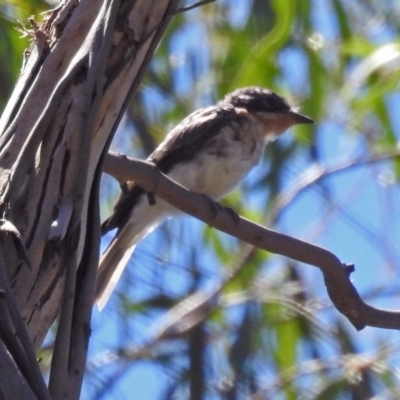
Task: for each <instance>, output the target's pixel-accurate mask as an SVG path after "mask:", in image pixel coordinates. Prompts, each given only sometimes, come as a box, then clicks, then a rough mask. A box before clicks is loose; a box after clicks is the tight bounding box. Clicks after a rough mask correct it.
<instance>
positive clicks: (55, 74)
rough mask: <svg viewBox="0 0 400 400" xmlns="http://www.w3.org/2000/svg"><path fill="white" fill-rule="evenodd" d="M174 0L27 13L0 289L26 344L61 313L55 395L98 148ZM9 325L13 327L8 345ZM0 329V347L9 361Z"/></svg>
mask: <svg viewBox="0 0 400 400" xmlns="http://www.w3.org/2000/svg"><path fill="white" fill-rule="evenodd" d="M178 5H179V0H125V1H124V0H104V1H97V0H82V1H80V2H78V1H76V0H65V1H63V2H61V4H60V5H59V6H58V7H57V8H56V9H55V10H52V11H50V12H48V13H47V14H46V15H45V19H44V21H43V22H42V23H40V24H39V23H36V22H34V21H31V22H32V29H31V30H30V31H29V35H30V36H31V37H32V46H31V48H30V49H29V51H27V53H26V60H25V63H24V66H23V69H22V72H21V75H20V77H19V80H18V82H17V85H16V87H15V90H14V92H13V95H12V97H11V98H10V101H9V103H8V105H7V107H6V109H5V111H4V113H3V115H2V118H1V120H0V170H1V172H0V209H1V215H2V218H3V219H4V220H5V221H4V222H5V223H6V222H7V223H11V224H12V225H10V226H13V229H15V237H18V238H19V239H18V240H7V245H6V247H4V246H5V244H4V243H5V242H4V241H1V243H0V246H1V250H2V254H4V268H5V270H6V272H5V274H4V276H6V275H7V276H8V282H5V281H4V279H5V278H4V279H3V280H2V281H1V282H0V284H1V286H0V291H1V290H4V289H3V288H4V287H5V286H7V285H8V284H9V286H10V287H11V289H12V293H13V298H12V301H13V302H14V303H15V305H16V306H17V307H18V308H19V310H20V315H21V316H22V320H23V321H24V323H25V326H26V329H27V335H28V337H29V339H30V341H31V343H32V344H33V348H34V349H35V350H37V349H39V348H40V346H41V344H42V342H43V339H44V337H45V335H46V333H47V331H48V329H49V327H50V326H51V324H52V323H53V321H54V320H55V318H56V316H57V315H59V327H60V328H59V330H58V333H57V339H56V346H55V353H54V357H53V365H52V375H51V378H50V391H51V392H52V395H53V397H57V398H59V397H60V398H61V397H62V398H78V397H79V388H80V380H81V378H82V375H83V369H84V361H85V355H86V346H87V343H88V338H89V335H90V325H89V321H90V312H91V311H90V310H91V306H92V298H93V291H94V284H95V282H94V280H95V273H96V268H97V263H98V252H99V213H98V182H99V176H100V173H101V172H100V171H101V162H102V155H103V154H104V153H105V152H106V151H107V150H108V144H109V142H110V140H111V138H112V136H113V133H114V131H115V129H116V126H117V124H118V122H119V120H120V118H121V115H122V113H123V112H124V110H125V108H126V105H127V104H128V102H129V101H130V99H131V97H132V96H133V93H134V92H135V90H136V89H137V87H138V85H139V83H140V80H141V78H142V76H143V73H144V71H145V69H146V67H147V65H148V64H149V61H150V60H151V57H152V55H153V52H154V50H155V48H156V46H157V44H158V43H159V41H160V39H161V37H162V34H163V32H164V31H165V28H166V26H167V25H168V23H169V21H170V19H171V18H172V16H173V15H174V13H175V11H176V9H177V7H178ZM8 236H9V235H8ZM8 236H7V237H8ZM8 239H9V237H8ZM1 279H2V278H1V276H0V280H1ZM5 280H7V279H5ZM2 293H3V292H2ZM0 294H1V293H0ZM0 297H1V296H0ZM9 301H11V300H9ZM60 309H61V310H62V311H61V312H60ZM18 329H19V328H16V327H13V328H12V329H11V331H13V332H14V337H15V343H14V344H15V345H16V348H17V349H18V348H19V347H21V346H20V340H19V335H18V334H16V333H15V332H17V333H18ZM3 331H4V330H1V329H0V334H1V335H0V344H1V346H0V351H1V352H2V353H3V354H8V358H9V360H8V361H7V362H9V363H10V365H11V364H15V365H17V366H18V367H19V366H20V365H19V364H18V361H17V360H16V359H15V357H17V355H16V354H17V353H18V352H17V353H15V352H13V351H10V348H9V343H8V342H7V341H6V340H5V338H4V335H3V333H4V332H3ZM3 350H4V352H3ZM20 350H21V349H20ZM21 351H22V353H23V354H24V351H25V350H21ZM0 358H1V357H0ZM17 370H18V368H17ZM11 374H12V373H11ZM14 377H15V376H14ZM28 380H29V379H28ZM33 380H34V378H33ZM10 382H11V380H10ZM28 386H32V385H31V383H29V381H28ZM3 389H4V388H3V386H2V385H1V384H0V390H2V391H3V392H4V390H5V389H4V390H3ZM30 390H31V391H32V389H30ZM7 393H8V392H7ZM34 393H35V391H34ZM36 393H37V392H36ZM1 394H2V392H0V397H1ZM30 394H31V393H30ZM36 395H37V394H36ZM27 396H28V394H27ZM6 398H8V397H7V396H6ZM20 398H22V397H20ZM23 398H30V397H23Z"/></svg>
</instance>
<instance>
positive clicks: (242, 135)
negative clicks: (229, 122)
mask: <svg viewBox="0 0 400 400" xmlns="http://www.w3.org/2000/svg"><path fill="white" fill-rule="evenodd" d="M239 128H240V126H239V125H237V126H231V127H226V128H223V129H222V130H221V131H220V132H219V133H218V135H216V136H215V137H214V138H213V139H211V140H210V141H209V142H208V143H207V144H206V145H205V146H204V147H203V148H201V149H199V151H198V153H197V154H196V156H195V157H194V158H193V159H192V160H190V161H186V162H184V163H181V164H178V165H177V166H175V167H174V168H173V169H172V170H171V171H170V173H169V174H168V175H169V176H170V177H171V178H172V179H174V180H176V181H177V182H179V183H181V184H182V185H183V186H185V187H187V188H188V189H190V190H193V191H195V192H199V193H203V194H206V195H207V196H210V197H212V198H214V199H218V198H220V197H222V196H223V195H225V194H227V193H228V192H229V191H231V190H232V189H233V188H234V187H235V186H236V185H237V184H238V183H239V182H240V181H241V180H242V179H243V178H244V177H245V176H246V175H247V173H248V172H249V171H250V170H251V168H252V167H253V166H254V165H255V164H257V163H258V162H259V160H260V159H261V157H262V154H263V151H264V147H265V139H264V138H262V137H261V136H260V135H257V134H256V132H252V131H251V129H239ZM242 128H243V127H242Z"/></svg>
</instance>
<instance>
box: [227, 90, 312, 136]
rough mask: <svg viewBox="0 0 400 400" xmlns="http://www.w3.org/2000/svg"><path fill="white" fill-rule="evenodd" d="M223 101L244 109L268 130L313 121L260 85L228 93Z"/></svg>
mask: <svg viewBox="0 0 400 400" xmlns="http://www.w3.org/2000/svg"><path fill="white" fill-rule="evenodd" d="M223 103H225V104H230V105H232V106H233V107H235V108H238V109H244V110H245V111H247V112H248V113H249V114H251V115H253V116H255V117H256V118H259V119H261V120H262V121H263V123H265V124H266V126H268V131H269V132H271V133H272V132H273V133H275V134H280V133H282V132H283V131H285V130H286V129H288V128H290V127H291V126H293V125H298V124H313V123H314V121H313V120H312V119H311V118H309V117H307V116H305V115H303V114H301V113H299V111H298V109H296V108H294V107H291V106H290V105H289V103H288V102H287V101H286V100H285V99H284V98H283V97H281V96H279V95H277V94H276V93H274V92H273V91H271V90H268V89H264V88H260V87H247V88H242V89H237V90H235V91H234V92H231V93H229V94H228V95H226V96H225V98H224V99H223Z"/></svg>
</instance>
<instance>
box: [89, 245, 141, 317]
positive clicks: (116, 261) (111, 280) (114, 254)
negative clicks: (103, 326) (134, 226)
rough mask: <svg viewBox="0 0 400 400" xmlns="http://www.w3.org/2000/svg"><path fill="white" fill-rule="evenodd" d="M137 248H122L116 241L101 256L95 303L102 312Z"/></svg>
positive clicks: (132, 246) (134, 246)
mask: <svg viewBox="0 0 400 400" xmlns="http://www.w3.org/2000/svg"><path fill="white" fill-rule="evenodd" d="M135 248H136V244H133V245H131V246H128V247H125V248H121V246H119V243H118V240H115V239H114V240H113V241H112V242H111V244H110V245H109V247H108V248H107V250H106V251H105V252H104V254H103V255H102V256H101V258H100V263H99V270H98V272H97V285H96V297H95V303H96V304H97V307H98V308H99V310H100V311H101V310H102V309H103V308H104V307H105V305H106V304H107V302H108V299H109V298H110V296H111V293H112V292H113V290H114V289H115V286H116V285H117V283H118V281H119V278H120V277H121V275H122V273H123V272H124V269H125V266H126V264H127V263H128V261H129V259H130V258H131V256H132V253H133V252H134V251H135Z"/></svg>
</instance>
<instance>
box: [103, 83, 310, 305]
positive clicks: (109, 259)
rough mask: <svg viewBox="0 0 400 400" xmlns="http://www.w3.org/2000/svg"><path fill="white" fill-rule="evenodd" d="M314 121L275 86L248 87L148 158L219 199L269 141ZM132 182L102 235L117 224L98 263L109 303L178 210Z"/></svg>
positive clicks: (204, 112)
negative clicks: (153, 235) (140, 247)
mask: <svg viewBox="0 0 400 400" xmlns="http://www.w3.org/2000/svg"><path fill="white" fill-rule="evenodd" d="M313 122H314V121H313V120H312V119H311V118H309V117H306V116H305V115H302V114H300V113H299V112H298V110H297V109H296V108H292V107H291V106H290V105H289V104H288V103H287V101H286V100H285V99H284V98H282V97H281V96H279V95H277V94H276V93H274V92H272V91H271V90H268V89H264V88H260V87H246V88H242V89H238V90H235V91H234V92H232V93H229V94H228V95H226V96H225V98H224V99H223V100H221V101H219V102H218V103H216V104H215V105H214V106H211V107H207V108H203V109H200V110H197V111H195V112H193V113H192V114H190V115H189V116H188V117H186V118H185V119H184V120H183V121H182V122H181V123H180V124H178V125H177V126H176V127H175V128H174V129H173V130H172V131H171V132H170V133H169V134H168V135H167V136H166V138H165V140H164V141H163V142H162V143H161V144H160V145H159V146H158V147H157V148H156V149H155V150H154V152H153V153H152V154H151V155H150V156H149V157H148V161H150V162H152V163H154V164H155V165H156V166H157V167H158V168H159V169H160V170H161V171H162V172H163V173H164V174H166V175H168V176H169V177H170V178H171V179H173V180H174V181H176V182H178V183H180V184H181V185H183V186H185V187H186V188H187V189H189V190H192V191H194V192H198V193H201V194H203V195H206V196H209V197H211V198H212V199H215V200H217V199H219V198H221V197H222V196H224V195H226V194H227V193H228V192H230V191H231V190H232V189H233V188H234V187H235V186H236V185H237V184H238V183H239V182H240V181H241V180H242V179H243V178H244V177H245V176H246V175H247V173H248V172H249V171H250V170H251V169H252V168H253V167H254V166H255V165H256V164H258V163H259V161H260V160H261V158H262V156H263V153H264V149H265V146H266V144H267V143H268V142H270V141H273V140H274V139H275V138H276V137H277V136H279V135H280V134H281V133H283V132H284V131H285V130H286V129H288V128H289V127H291V126H293V125H296V124H311V123H313ZM153 203H154V202H152V201H150V197H149V196H148V194H147V193H146V192H145V191H144V190H143V189H141V188H140V187H139V186H137V185H136V184H135V182H127V184H126V190H124V191H123V192H122V193H121V195H120V196H119V198H118V200H117V202H116V204H115V206H114V210H113V213H112V215H111V216H110V217H109V218H108V219H107V220H105V221H104V222H103V224H102V234H103V235H104V234H105V233H107V232H109V231H110V230H112V229H115V228H118V231H117V233H116V235H115V237H114V238H113V239H112V241H111V243H110V245H109V246H108V248H107V249H106V251H105V252H104V254H103V255H102V257H101V259H100V263H99V270H98V278H97V288H96V300H95V301H96V302H97V305H98V307H99V309H100V310H101V309H103V308H104V306H105V305H106V303H107V301H108V299H109V297H110V295H111V293H112V291H113V290H114V288H115V286H116V284H117V282H118V280H119V279H120V277H121V275H122V273H123V271H124V269H125V266H126V264H127V263H128V261H129V259H130V257H131V256H132V253H133V251H134V250H135V247H136V245H137V243H138V242H139V241H140V240H141V239H143V238H144V237H145V236H146V235H148V234H149V233H150V232H152V231H153V230H154V229H155V228H156V227H157V226H158V225H159V224H160V223H161V222H162V221H163V220H164V219H165V218H166V217H170V216H173V215H175V214H177V213H178V212H179V211H178V210H177V209H175V208H174V207H172V206H171V205H169V204H168V203H166V202H165V201H163V200H161V199H156V201H155V204H153Z"/></svg>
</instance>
